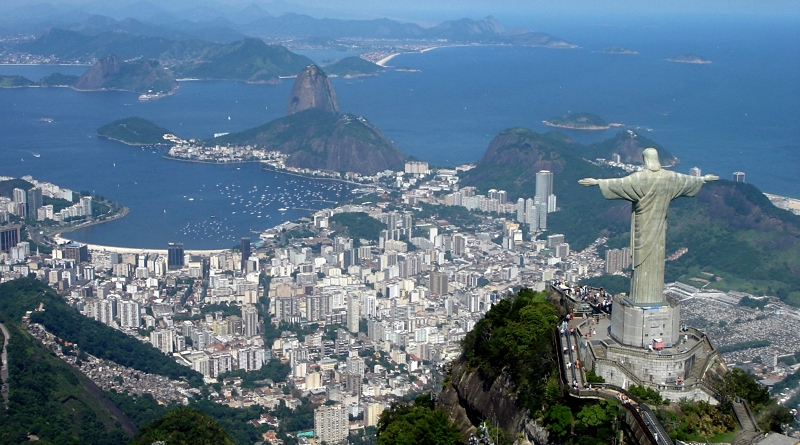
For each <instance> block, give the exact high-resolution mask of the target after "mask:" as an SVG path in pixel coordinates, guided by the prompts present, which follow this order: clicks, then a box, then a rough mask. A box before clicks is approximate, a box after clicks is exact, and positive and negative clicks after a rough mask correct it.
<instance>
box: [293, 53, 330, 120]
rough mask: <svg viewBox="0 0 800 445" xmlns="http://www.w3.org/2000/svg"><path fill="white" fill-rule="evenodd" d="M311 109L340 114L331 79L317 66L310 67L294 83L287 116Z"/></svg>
mask: <svg viewBox="0 0 800 445" xmlns="http://www.w3.org/2000/svg"><path fill="white" fill-rule="evenodd" d="M310 108H319V109H321V110H325V111H332V112H334V113H338V112H339V101H337V100H336V91H334V89H333V84H331V81H330V79H328V76H326V75H325V73H324V72H323V71H322V70H321V69H319V68H318V67H317V66H316V65H309V66H307V67H306V68H305V69H303V71H301V72H300V74H298V75H297V79H295V81H294V86H293V87H292V94H291V95H290V96H289V103H288V104H287V105H286V114H287V115H289V114H294V113H297V112H300V111H303V110H308V109H310Z"/></svg>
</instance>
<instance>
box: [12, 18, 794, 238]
mask: <svg viewBox="0 0 800 445" xmlns="http://www.w3.org/2000/svg"><path fill="white" fill-rule="evenodd" d="M794 25H796V24H793V23H792V24H789V23H780V22H779V23H774V24H771V25H769V26H766V25H764V24H751V25H746V24H744V22H731V21H727V22H723V21H719V22H704V23H688V24H687V23H682V22H670V21H666V20H662V21H660V22H658V26H657V27H655V28H653V27H644V26H641V25H637V24H636V23H630V24H627V25H625V26H617V27H604V26H587V27H584V26H580V27H579V26H573V25H570V24H567V23H562V24H558V23H556V24H553V25H552V27H551V28H550V29H541V28H538V29H541V30H543V31H546V32H548V33H550V34H552V35H554V36H557V37H560V38H563V39H566V40H568V41H570V42H572V43H575V44H577V45H579V46H581V48H580V49H576V50H548V49H542V48H523V47H457V48H442V49H437V50H434V51H430V52H426V53H424V54H409V55H401V56H398V57H396V58H395V59H393V60H392V61H391V63H390V65H393V66H397V67H407V68H414V69H419V70H420V72H417V73H409V72H394V71H389V72H387V73H385V74H383V75H381V76H378V77H371V78H362V79H338V78H337V79H333V83H334V86H335V87H336V90H337V95H338V97H339V101H340V104H341V109H342V111H344V112H351V113H354V114H358V115H362V116H365V117H366V118H367V119H369V120H370V121H371V122H372V123H373V124H375V125H376V126H377V127H378V128H380V129H381V130H382V131H383V132H384V133H385V134H386V135H387V136H388V137H389V138H390V139H392V140H393V141H394V142H395V143H396V144H397V146H398V148H400V149H401V150H403V151H404V152H406V153H408V154H411V155H414V156H416V157H417V158H420V159H423V160H427V161H430V162H431V163H433V164H436V165H455V164H459V163H466V162H475V161H477V160H478V159H479V158H480V157H481V156H482V154H483V152H484V151H485V150H486V147H487V145H488V143H489V141H490V140H491V139H492V138H493V137H494V136H495V135H496V134H497V133H498V132H499V131H501V130H503V129H505V128H508V127H514V126H523V127H528V128H531V129H532V130H534V131H537V132H544V131H550V130H552V129H551V128H548V127H546V126H544V125H543V124H541V121H542V120H544V119H547V118H550V117H553V116H557V115H561V114H565V113H567V112H570V111H571V112H576V113H577V112H590V113H595V114H598V115H599V116H601V117H603V118H604V119H605V120H606V121H608V122H623V123H625V124H628V125H631V126H636V127H640V128H641V130H640V132H641V133H642V134H643V135H645V136H647V137H648V138H650V139H652V140H654V141H656V142H657V143H659V144H661V145H662V146H664V147H666V148H667V149H669V150H670V151H671V152H672V153H673V154H674V155H676V156H678V157H679V158H680V159H681V164H680V165H679V166H678V167H676V169H677V170H678V171H683V172H686V171H688V169H689V168H690V167H693V166H698V167H700V168H702V170H703V172H704V173H716V174H719V175H720V176H721V177H723V178H727V179H729V178H730V177H731V173H732V172H733V171H736V170H742V171H745V172H746V174H747V181H748V182H751V183H754V184H755V185H757V186H758V187H759V188H761V189H762V190H764V191H766V192H771V193H777V194H783V195H787V196H793V197H798V198H800V181H797V180H796V179H795V173H796V172H797V171H800V124H799V122H800V100H798V99H800V80H799V79H798V76H797V73H798V72H800V38H798V37H799V36H798V31H797V29H798V28H797V27H796V26H794ZM538 29H537V30H538ZM612 45H620V46H624V47H627V48H630V49H633V50H636V51H638V52H639V54H638V55H614V54H603V53H599V52H596V51H599V50H600V49H602V48H604V47H606V46H612ZM686 53H691V54H698V55H700V56H703V57H705V58H708V59H710V60H712V62H713V63H712V64H710V65H692V64H681V63H671V62H667V61H666V60H665V59H667V58H669V57H674V56H678V55H681V54H686ZM309 55H310V56H311V57H323V58H329V57H330V56H329V54H328V53H325V52H317V53H312V54H309ZM317 61H318V62H321V59H320V60H317ZM84 70H85V67H63V66H60V67H19V66H0V73H2V74H22V75H26V76H28V77H30V78H38V77H41V76H43V75H46V74H47V73H49V72H53V71H60V72H64V73H81V72H83V71H84ZM290 89H291V81H284V82H283V83H281V84H279V85H248V84H244V83H238V82H183V83H182V84H181V88H180V90H178V92H177V94H176V95H175V96H173V97H169V98H166V99H161V100H158V101H155V102H147V103H140V102H138V101H137V100H136V96H135V95H134V94H132V93H120V92H98V93H79V92H76V91H72V90H69V89H61V88H50V89H40V88H29V89H3V90H0V135H2V137H0V159H1V161H0V175H6V176H16V177H19V176H22V175H27V174H30V175H32V176H34V177H35V178H36V179H40V180H45V181H49V182H53V183H56V184H58V185H62V186H65V187H69V188H71V189H73V190H92V191H94V192H96V193H98V194H101V195H104V196H106V197H108V198H110V199H112V200H114V201H116V202H119V203H120V204H122V205H125V206H128V207H130V209H131V213H130V214H129V215H128V216H126V217H125V218H123V219H121V220H118V221H114V222H111V223H107V224H101V225H97V226H94V227H91V228H88V229H84V230H81V231H78V232H75V233H73V235H71V236H72V237H74V238H75V239H78V240H81V241H85V242H91V243H96V244H110V245H121V246H131V247H159V248H162V247H163V246H164V245H165V244H166V242H168V241H183V242H184V243H186V247H187V248H189V249H191V248H221V247H230V246H232V245H233V244H235V243H236V241H237V240H238V237H241V236H246V235H249V234H250V232H249V231H250V230H251V229H253V230H263V229H264V228H266V227H271V226H274V225H276V224H278V223H279V222H281V221H284V220H290V219H296V218H298V217H300V216H302V215H304V214H307V212H306V211H303V210H289V211H286V212H285V213H281V212H280V211H278V208H287V207H289V208H291V207H296V208H322V207H324V206H326V205H329V203H325V202H322V201H325V200H333V199H336V198H337V193H338V194H339V196H349V194H350V193H349V189H348V188H342V187H340V186H337V187H334V189H331V190H328V188H330V187H331V186H332V184H336V183H333V182H330V181H311V180H308V179H302V178H298V177H294V176H288V175H282V174H274V173H267V172H263V171H261V170H260V168H259V167H258V165H255V164H241V165H233V166H230V165H228V166H223V165H208V164H197V163H186V162H178V161H171V160H166V159H163V158H162V157H161V155H160V153H159V152H157V151H156V152H154V151H153V150H143V149H141V148H135V147H129V146H125V145H122V144H119V143H115V142H112V141H106V140H100V139H97V138H95V137H94V133H95V131H96V129H97V128H98V127H100V126H102V125H104V124H106V123H108V122H110V121H112V120H115V119H119V118H122V117H127V116H133V115H137V116H141V117H144V118H146V119H149V120H152V121H153V122H155V123H157V124H158V125H160V126H163V127H165V128H168V129H170V130H171V131H173V132H175V133H176V134H178V135H179V136H181V137H185V138H188V137H200V138H209V137H211V136H212V135H213V133H218V132H232V131H240V130H244V129H247V128H251V127H254V126H257V125H261V124H263V123H265V122H267V121H269V120H272V119H275V118H277V117H280V116H282V115H283V114H284V110H285V104H286V99H287V97H288V95H289V91H290ZM43 117H47V118H52V119H53V120H54V122H53V123H52V124H48V123H44V122H41V121H40V119H41V118H43ZM228 117H230V119H228ZM645 129H651V130H652V131H646V130H645ZM617 131H619V130H608V131H601V132H590V133H587V132H576V131H569V132H567V133H568V134H569V135H570V136H571V137H573V138H575V139H576V140H579V141H581V142H586V143H588V142H594V141H599V140H602V139H605V138H608V137H611V136H613V135H614V134H615V133H616V132H617ZM32 153H38V154H41V157H39V158H36V157H34V156H33V155H32ZM288 181H294V182H292V183H288ZM218 184H219V185H218ZM226 186H227V187H229V189H228V190H227V191H226V190H225V189H224V187H226ZM279 186H280V187H281V189H278V187H279ZM254 187H255V189H254ZM232 190H236V193H235V195H236V196H238V197H239V198H238V199H232V198H231V197H229V196H228V195H229V194H230V192H231V191H232ZM254 190H256V191H257V192H256V191H254ZM286 190H289V193H288V194H285V195H284V193H285V191H286ZM315 192H316V193H317V195H315V196H312V193H315ZM320 193H321V194H322V195H321V196H322V198H321V199H322V201H321V200H319V199H317V198H318V197H319V196H320V195H319V194H320ZM556 193H557V191H556ZM273 194H277V195H279V196H285V198H284V203H280V202H279V201H278V200H272V202H271V203H270V204H269V205H266V204H264V202H266V201H267V200H269V199H268V198H265V200H264V201H260V202H262V206H261V207H260V208H259V210H260V211H262V214H261V218H258V214H253V209H255V207H256V205H257V204H256V203H255V202H253V201H252V198H254V197H257V198H258V200H261V199H262V198H261V195H265V196H268V197H269V196H271V195H273ZM531 194H533V191H531ZM289 196H291V198H292V201H291V205H289V204H286V202H287V199H288V197H289ZM189 198H193V199H192V200H191V201H190V200H189ZM242 198H245V199H242ZM248 200H250V201H251V204H250V206H249V207H248V206H247V202H248ZM312 200H314V202H312ZM231 203H233V205H231ZM164 210H166V213H165V212H164ZM234 211H235V212H236V213H235V214H233V213H232V212H234ZM212 215H213V216H215V218H210V217H211V216H212Z"/></svg>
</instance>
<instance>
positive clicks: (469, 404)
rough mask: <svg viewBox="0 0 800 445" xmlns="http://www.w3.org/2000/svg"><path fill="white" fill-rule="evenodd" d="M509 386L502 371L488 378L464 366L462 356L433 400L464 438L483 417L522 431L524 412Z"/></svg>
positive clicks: (507, 427) (514, 431)
mask: <svg viewBox="0 0 800 445" xmlns="http://www.w3.org/2000/svg"><path fill="white" fill-rule="evenodd" d="M513 387H514V385H513V383H511V379H510V378H509V377H508V376H507V375H506V374H505V373H504V374H502V375H501V376H500V377H498V378H496V379H494V381H488V380H486V379H485V378H484V377H483V376H482V375H481V373H480V372H479V371H477V370H470V369H468V368H467V366H466V363H465V362H464V360H463V357H462V358H461V359H459V360H457V361H456V362H455V363H454V365H453V368H452V371H451V373H450V380H449V381H448V382H447V383H446V385H445V387H444V388H443V389H442V392H441V394H440V395H439V399H438V402H437V403H438V405H439V406H441V407H442V408H443V409H444V410H445V411H447V412H448V413H450V419H451V420H453V421H454V422H455V424H456V426H457V427H458V428H459V430H461V433H462V434H463V435H464V437H465V438H466V437H469V436H470V435H471V434H474V433H475V431H476V428H475V426H474V425H478V424H479V423H480V422H482V421H483V420H489V421H491V422H493V423H494V424H495V425H497V426H499V427H500V428H502V429H503V430H505V431H506V432H511V433H514V435H516V433H520V432H523V431H524V429H525V422H526V420H527V419H528V413H527V411H526V410H525V409H523V408H521V407H520V406H519V405H518V403H517V399H516V397H514V395H513V394H512V389H513Z"/></svg>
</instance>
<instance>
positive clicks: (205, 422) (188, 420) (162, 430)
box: [131, 407, 234, 445]
mask: <svg viewBox="0 0 800 445" xmlns="http://www.w3.org/2000/svg"><path fill="white" fill-rule="evenodd" d="M156 441H163V442H165V443H168V444H170V445H173V444H174V445H184V444H185V445H195V444H209V445H211V444H219V445H234V442H233V440H231V438H230V436H229V435H228V433H227V432H225V430H224V429H222V427H220V426H219V424H218V423H217V421H216V420H214V419H213V418H212V417H210V416H208V415H206V414H204V413H203V412H202V411H200V410H196V409H193V408H184V407H181V408H176V409H174V410H172V411H170V412H169V413H167V414H166V415H164V416H163V417H160V418H159V419H157V420H155V421H153V422H151V423H149V424H148V425H146V426H145V427H144V428H142V429H141V430H139V433H138V434H137V435H136V437H134V439H133V442H131V445H150V444H152V443H153V442H156Z"/></svg>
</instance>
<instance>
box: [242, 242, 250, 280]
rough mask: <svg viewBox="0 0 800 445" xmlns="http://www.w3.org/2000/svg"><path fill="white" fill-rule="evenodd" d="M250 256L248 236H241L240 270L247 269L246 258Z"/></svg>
mask: <svg viewBox="0 0 800 445" xmlns="http://www.w3.org/2000/svg"><path fill="white" fill-rule="evenodd" d="M249 258H250V238H249V237H247V236H245V237H244V238H242V270H243V271H245V272H246V271H247V260H248V259H249Z"/></svg>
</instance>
